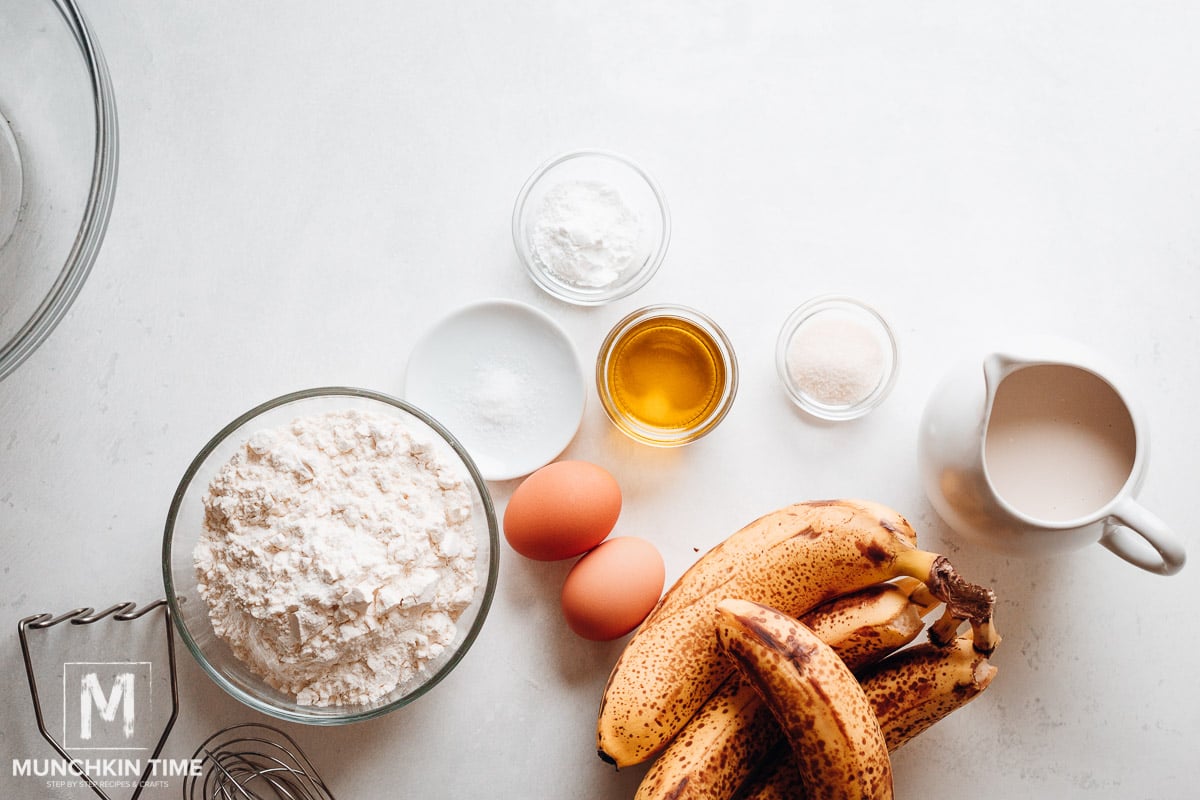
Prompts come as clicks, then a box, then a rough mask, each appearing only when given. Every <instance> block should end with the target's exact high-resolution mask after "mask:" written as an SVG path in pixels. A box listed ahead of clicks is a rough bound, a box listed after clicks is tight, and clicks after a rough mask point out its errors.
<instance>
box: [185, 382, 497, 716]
mask: <svg viewBox="0 0 1200 800" xmlns="http://www.w3.org/2000/svg"><path fill="white" fill-rule="evenodd" d="M323 397H334V398H336V397H350V398H357V399H366V400H374V401H377V402H381V403H384V404H386V405H390V406H392V407H393V408H396V409H399V410H400V411H403V412H405V413H408V414H411V415H412V416H414V417H416V418H417V419H419V420H420V421H421V422H423V423H424V424H426V425H428V426H429V427H430V428H432V429H433V430H434V431H435V432H436V433H437V434H438V435H439V436H441V437H442V438H443V439H444V440H445V442H446V443H447V444H448V445H449V446H450V447H451V448H452V449H453V450H454V452H455V454H456V455H457V456H458V457H459V458H460V459H461V460H462V462H463V465H464V466H465V467H466V469H467V472H468V473H469V474H470V476H471V480H472V482H473V483H474V484H475V488H476V490H477V491H478V493H479V497H480V500H481V503H482V505H483V508H484V516H485V518H486V520H487V527H488V547H489V555H488V572H487V579H486V581H485V583H484V591H483V596H482V598H481V601H480V606H479V611H478V612H477V613H476V614H475V618H474V619H473V620H472V621H471V627H470V629H469V630H468V631H467V633H466V635H465V636H464V637H463V640H462V641H461V642H460V643H459V644H458V647H457V649H456V650H455V651H454V653H453V654H452V655H451V656H450V657H449V658H448V659H447V660H446V662H445V663H444V664H442V665H441V666H440V667H439V668H438V670H437V671H436V672H434V673H433V674H431V675H430V676H429V677H428V678H426V679H425V680H424V681H422V683H421V684H420V685H419V686H417V687H416V688H415V689H413V690H412V691H411V692H409V693H408V694H406V695H404V696H402V697H399V698H397V699H395V700H393V701H391V702H390V703H385V704H383V705H380V706H375V707H371V708H367V709H364V710H362V711H347V713H345V714H339V715H337V716H327V717H313V716H308V715H306V714H303V713H299V712H296V711H293V710H291V709H285V708H280V707H278V706H275V705H273V704H271V703H268V702H265V701H263V700H261V699H260V698H258V697H255V696H253V695H251V694H249V693H248V692H246V691H244V690H243V689H241V688H240V687H238V686H235V685H234V684H233V683H232V682H231V681H229V680H228V679H227V678H226V677H225V676H224V675H223V674H221V671H220V670H219V669H217V667H216V665H214V664H213V663H212V662H210V661H209V660H208V658H207V656H205V655H204V652H203V650H202V649H201V648H200V646H199V645H198V644H197V643H196V641H195V639H193V638H192V635H191V633H190V632H189V631H188V629H187V626H186V625H185V624H184V621H183V614H182V613H181V609H180V607H179V598H178V596H177V594H176V591H175V582H174V578H173V576H172V561H171V553H172V549H171V545H172V540H173V538H174V530H175V522H176V519H177V517H178V514H179V508H180V504H181V503H182V502H183V498H184V496H185V495H186V494H187V491H188V489H189V487H190V486H191V484H192V481H193V480H194V479H195V477H196V474H197V473H198V472H199V470H200V467H201V466H202V465H203V464H204V462H205V460H207V458H208V457H209V456H210V455H211V454H212V453H213V451H214V450H216V448H217V447H219V446H220V445H221V444H222V443H223V442H224V441H225V440H226V439H228V438H229V436H231V435H232V434H233V433H234V432H235V431H237V430H238V429H239V428H241V427H242V426H243V425H245V424H246V423H248V422H250V421H251V420H253V419H255V418H256V417H258V416H260V415H261V414H263V413H265V412H267V411H271V410H273V409H276V408H281V407H283V406H285V405H288V404H289V403H294V402H296V401H300V400H308V399H313V398H323ZM499 547H500V531H499V522H498V520H497V518H496V510H495V505H494V503H493V501H492V496H491V493H490V492H489V491H488V488H487V483H486V481H484V479H483V476H482V475H481V474H480V473H479V468H478V467H477V466H476V465H475V462H474V461H473V460H472V459H471V456H470V454H469V453H467V451H466V449H465V448H464V447H463V446H462V444H461V443H460V442H459V441H458V440H457V439H456V438H454V435H453V434H451V433H450V431H448V430H447V429H446V428H445V427H444V426H443V425H442V424H441V423H440V422H438V421H437V420H435V419H434V418H433V417H431V416H430V415H429V414H427V413H426V412H424V411H422V410H421V409H419V408H417V407H416V406H414V405H412V404H411V403H408V402H406V401H404V400H401V399H400V398H397V397H393V396H391V395H388V394H384V393H382V392H377V391H373V390H371V389H362V388H357V387H352V386H321V387H315V388H311V389H300V390H297V391H294V392H288V393H287V394H283V395H279V396H278V397H274V398H272V399H270V400H267V401H265V402H262V403H259V404H258V405H256V406H254V407H253V408H251V409H250V410H248V411H246V412H244V413H242V414H240V415H238V417H237V418H235V419H234V420H233V421H231V422H229V423H228V424H226V425H225V426H224V427H222V428H221V430H219V431H218V432H217V433H216V434H215V435H213V436H212V437H211V438H210V439H209V440H208V442H206V443H205V445H204V447H202V448H201V449H200V452H199V453H197V454H196V456H195V458H193V459H192V461H191V463H189V464H188V467H187V469H186V470H185V471H184V473H183V477H182V478H181V479H180V482H179V485H178V487H177V488H176V490H175V494H174V496H173V497H172V498H171V506H170V508H169V510H168V511H167V521H166V526H165V529H164V532H163V546H162V570H163V586H164V588H165V590H166V597H167V604H168V606H169V608H170V611H171V617H172V618H173V619H174V622H175V630H176V631H178V633H179V636H180V638H181V639H182V640H183V643H184V644H185V645H186V646H187V649H188V651H189V652H191V654H192V657H193V658H195V660H196V662H197V663H198V664H199V665H200V667H201V668H202V669H203V670H204V672H205V673H207V674H208V676H209V677H210V678H211V679H212V680H213V682H214V683H216V684H217V685H218V686H220V687H221V688H222V689H223V690H225V692H226V693H228V694H230V695H231V696H233V697H234V698H235V699H237V700H239V701H241V702H242V703H243V704H245V705H247V706H249V707H250V708H253V709H255V710H256V711H260V712H262V713H264V714H267V715H269V716H272V717H275V718H276V719H282V720H285V721H288V722H297V723H302V724H306V725H321V726H333V725H345V724H349V723H352V722H360V721H362V720H367V719H373V718H375V717H379V716H382V715H384V714H387V713H388V712H391V711H395V710H396V709H398V708H401V707H403V706H406V705H408V704H409V703H411V702H413V701H414V700H416V699H417V698H419V697H421V696H423V695H424V694H425V693H426V692H428V691H429V690H430V689H432V688H433V687H434V686H435V685H437V684H438V683H440V682H441V681H442V679H443V678H445V677H446V676H447V675H449V674H450V673H451V672H452V671H453V670H454V668H455V667H456V666H457V665H458V662H459V661H461V660H462V658H463V656H465V655H466V653H467V651H468V650H469V649H470V648H471V645H473V644H474V643H475V640H476V638H478V636H479V633H480V631H481V630H482V628H483V624H484V621H485V620H486V619H487V616H488V612H489V610H490V608H491V605H492V601H493V599H494V596H495V593H496V585H497V582H498V578H499V568H500V553H499ZM347 708H348V709H349V708H353V707H352V706H348V707H347Z"/></svg>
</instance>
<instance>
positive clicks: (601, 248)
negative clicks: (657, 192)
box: [531, 181, 641, 289]
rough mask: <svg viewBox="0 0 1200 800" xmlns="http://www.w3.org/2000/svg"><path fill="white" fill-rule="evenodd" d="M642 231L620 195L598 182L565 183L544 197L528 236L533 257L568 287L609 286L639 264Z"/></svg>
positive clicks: (596, 287) (635, 217)
mask: <svg viewBox="0 0 1200 800" xmlns="http://www.w3.org/2000/svg"><path fill="white" fill-rule="evenodd" d="M640 238H641V226H640V224H639V222H638V217H637V213H636V212H635V211H634V210H633V209H631V208H630V207H629V206H628V205H626V204H625V201H624V200H623V199H622V198H621V193H620V192H618V191H617V190H616V189H614V188H613V187H611V186H608V185H607V184H603V183H598V182H596V181H568V182H566V183H561V184H559V185H557V186H555V187H554V188H552V189H551V190H550V191H549V192H547V193H546V196H545V198H544V199H543V200H542V204H541V207H540V208H539V209H538V211H537V217H536V219H535V221H534V226H533V233H532V241H531V244H532V247H533V255H534V257H535V258H536V259H537V260H538V261H540V262H541V263H542V264H543V265H544V266H545V267H546V269H547V270H548V271H549V272H550V274H551V275H553V276H554V277H556V278H558V279H559V280H561V281H563V282H564V283H567V284H569V285H571V286H575V287H580V288H589V289H599V288H603V287H606V286H610V285H612V284H613V283H615V282H616V281H617V280H618V279H620V277H621V276H622V275H623V274H624V273H625V272H626V271H627V270H629V269H630V268H631V267H632V266H633V265H634V264H635V263H636V261H637V256H638V240H639V239H640Z"/></svg>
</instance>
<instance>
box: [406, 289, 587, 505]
mask: <svg viewBox="0 0 1200 800" xmlns="http://www.w3.org/2000/svg"><path fill="white" fill-rule="evenodd" d="M404 396H405V399H407V400H408V401H409V402H411V403H413V404H414V405H416V406H417V407H419V408H422V409H425V410H426V411H428V412H429V413H430V414H433V415H434V416H436V417H437V419H438V420H439V421H440V422H441V423H442V424H444V425H445V426H446V427H447V428H448V429H449V430H450V432H451V433H453V434H454V436H455V437H456V438H457V439H458V440H459V441H460V442H461V443H462V444H463V446H464V447H465V448H466V449H467V452H468V453H470V454H471V458H473V459H474V460H475V463H476V464H477V465H478V466H479V471H480V473H481V474H482V475H483V477H484V479H485V480H489V481H505V480H513V479H515V478H519V477H522V476H524V475H528V474H529V473H531V472H533V471H534V470H536V469H538V468H539V467H542V466H545V465H546V464H548V463H550V462H551V461H553V460H554V459H555V458H556V457H557V456H558V455H559V454H560V453H562V451H563V450H564V449H566V447H567V445H569V444H570V443H571V440H572V439H573V438H574V437H575V434H576V432H577V431H578V430H579V425H580V423H581V422H582V420H583V410H584V405H585V401H586V388H585V384H584V380H583V367H582V365H581V362H580V360H579V355H578V353H576V351H575V346H574V345H573V344H572V343H571V340H570V338H569V337H568V336H567V333H566V331H564V330H563V329H562V327H561V326H560V325H559V324H558V323H557V322H555V321H554V320H553V319H551V318H550V316H549V315H548V314H546V313H545V312H543V311H539V310H538V309H536V308H534V307H532V306H529V305H526V304H525V303H519V302H517V301H515V300H504V299H489V300H483V301H479V302H475V303H471V304H469V305H466V306H463V307H462V308H459V309H457V310H455V311H453V312H451V313H450V314H448V315H447V316H445V317H444V318H442V319H441V320H440V321H439V322H437V323H436V324H435V325H434V326H433V327H432V328H430V329H429V330H428V331H427V332H426V333H425V334H424V335H423V336H422V337H421V339H420V340H419V341H418V342H417V343H416V344H415V345H414V346H413V349H412V352H411V353H410V354H409V359H408V366H407V368H406V371H405V377H404Z"/></svg>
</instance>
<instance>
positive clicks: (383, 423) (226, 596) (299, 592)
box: [193, 410, 477, 706]
mask: <svg viewBox="0 0 1200 800" xmlns="http://www.w3.org/2000/svg"><path fill="white" fill-rule="evenodd" d="M426 436H427V434H426V433H425V432H423V431H420V432H418V431H415V430H411V429H410V428H409V426H408V425H407V424H406V423H405V422H403V421H401V420H399V419H393V418H390V417H385V416H382V415H374V414H369V413H363V412H360V411H354V410H347V411H339V412H330V413H327V414H322V415H316V416H310V417H302V418H299V419H297V420H295V421H294V422H293V423H292V424H291V425H289V426H285V427H281V428H276V429H272V430H264V431H260V432H258V433H256V434H254V435H253V436H251V437H250V439H249V441H248V442H247V443H246V444H245V445H244V446H243V447H242V448H241V449H239V450H238V451H237V452H236V453H235V454H234V456H233V457H232V458H231V459H230V460H229V462H228V463H227V464H226V465H225V466H224V467H223V468H222V469H221V471H220V472H219V474H218V475H217V476H216V477H215V478H214V479H213V480H212V482H211V484H210V486H209V489H208V493H207V494H206V496H205V498H204V507H205V521H204V528H205V530H204V533H203V535H202V536H201V538H200V541H199V543H198V544H197V545H196V548H195V550H194V552H193V558H194V561H195V564H196V570H197V573H198V577H199V591H200V595H201V597H202V598H203V599H204V601H205V602H206V603H207V604H208V607H209V611H210V613H209V617H210V619H211V621H212V625H213V629H214V630H215V631H216V633H217V635H218V636H220V637H222V638H224V639H225V640H226V641H227V642H228V643H229V646H230V647H231V648H232V650H233V652H234V654H235V655H236V656H237V657H238V658H239V659H241V660H242V661H244V662H245V663H246V664H247V665H248V666H249V667H250V668H251V669H252V670H253V671H254V672H256V673H257V674H259V675H261V676H262V677H263V678H264V679H265V680H266V681H267V682H268V683H269V684H271V685H272V686H274V687H275V688H277V689H279V690H280V691H283V692H285V693H288V694H290V695H292V696H294V697H295V698H296V701H297V702H298V703H300V704H302V705H317V706H329V705H355V704H363V703H371V702H374V701H376V700H379V699H380V698H383V697H385V696H387V695H388V694H389V693H391V692H392V691H393V690H394V689H395V688H396V687H397V686H401V685H404V684H407V683H408V682H410V681H412V680H414V679H416V678H417V677H419V676H420V675H421V673H422V672H423V671H424V670H425V669H426V668H427V667H428V665H430V664H431V662H433V661H435V660H436V659H437V658H438V657H439V656H440V655H442V653H443V652H444V651H445V649H446V648H447V647H449V646H450V645H451V644H452V643H454V641H455V640H456V637H457V626H456V621H457V620H458V618H459V616H460V615H461V614H462V612H463V610H464V609H465V608H466V607H467V606H468V605H469V604H470V603H471V600H472V598H473V596H474V593H475V587H476V583H477V577H476V573H475V550H476V546H475V539H474V535H473V530H472V505H473V501H472V495H471V493H470V491H469V489H468V486H467V484H466V483H465V482H464V480H463V477H462V476H461V474H460V471H459V467H458V466H457V465H456V464H453V463H451V462H449V461H447V460H445V459H444V458H443V457H441V456H440V455H439V454H438V452H437V451H436V450H435V448H434V446H433V442H432V441H431V440H429V439H428V438H426Z"/></svg>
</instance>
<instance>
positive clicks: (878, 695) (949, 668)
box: [709, 636, 996, 800]
mask: <svg viewBox="0 0 1200 800" xmlns="http://www.w3.org/2000/svg"><path fill="white" fill-rule="evenodd" d="M995 677H996V667H995V666H993V665H992V664H989V663H988V660H987V657H986V656H984V655H983V654H982V653H980V652H979V651H978V650H976V649H975V646H974V642H973V641H972V639H971V637H970V636H962V637H959V638H957V639H955V640H954V641H953V642H952V643H951V644H950V645H949V646H948V647H942V646H938V645H934V644H932V643H925V644H919V645H915V646H913V647H910V648H908V649H907V650H902V651H900V652H899V653H896V654H895V655H893V656H889V657H888V658H886V659H884V660H883V661H881V662H879V663H878V664H876V665H874V666H873V667H871V668H870V669H869V670H868V671H866V672H864V673H863V674H861V675H860V678H859V680H860V682H861V684H862V687H863V693H864V694H865V695H866V696H867V700H868V701H869V702H870V703H871V708H872V709H874V711H875V716H876V718H877V719H878V720H879V727H880V729H881V730H882V731H883V738H884V741H886V742H887V747H888V751H889V752H895V751H896V750H898V749H899V748H901V747H903V746H904V745H905V744H907V743H908V742H910V741H912V740H913V739H914V738H915V737H916V736H917V735H919V734H920V733H922V732H923V731H925V730H928V729H929V728H930V727H931V726H932V725H934V724H935V723H936V722H938V721H939V720H942V719H945V718H946V717H947V716H948V715H949V714H950V713H952V712H953V711H955V710H957V709H959V708H962V707H963V706H965V705H966V704H967V703H969V702H971V700H973V699H975V698H976V697H978V696H979V694H980V693H981V692H982V691H983V690H984V689H986V688H987V687H988V685H989V684H990V683H991V682H992V679H993V678H995ZM775 736H776V742H777V744H776V745H774V746H773V747H772V749H771V751H770V753H769V754H768V755H767V756H766V759H765V761H764V762H763V764H762V766H761V767H760V769H759V771H758V772H756V773H755V775H754V776H753V777H752V778H751V779H750V780H749V781H748V782H747V783H746V784H745V786H743V788H742V789H741V790H740V791H738V792H736V793H735V794H732V795H731V794H712V795H710V796H709V797H710V800H722V799H723V798H727V797H731V796H736V797H737V798H738V800H800V799H801V798H805V797H811V798H813V800H818V796H817V795H815V794H805V789H804V784H803V782H802V780H801V778H800V772H799V770H798V769H797V768H796V763H795V758H794V756H793V754H792V751H791V748H790V747H789V746H788V745H787V743H786V742H784V741H783V739H782V734H780V733H779V732H778V730H776V732H775Z"/></svg>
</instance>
